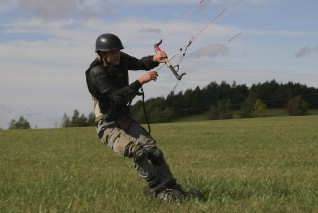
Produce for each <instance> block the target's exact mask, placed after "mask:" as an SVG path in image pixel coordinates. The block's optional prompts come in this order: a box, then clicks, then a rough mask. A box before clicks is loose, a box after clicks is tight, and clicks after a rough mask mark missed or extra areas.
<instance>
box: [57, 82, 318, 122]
mask: <svg viewBox="0 0 318 213" xmlns="http://www.w3.org/2000/svg"><path fill="white" fill-rule="evenodd" d="M142 105H143V103H142V101H141V100H139V101H137V102H136V103H135V104H133V105H132V106H131V112H132V115H133V118H134V119H135V120H136V121H138V122H140V123H146V117H145V115H144V110H143V106H142ZM145 106H146V110H147V115H148V118H149V120H150V122H151V123H161V122H172V121H175V120H176V119H179V118H182V117H185V116H189V115H200V114H203V113H204V114H207V116H208V119H231V118H233V112H234V111H239V115H240V117H241V118H253V117H264V116H266V110H267V109H269V108H280V109H284V110H285V111H286V112H287V113H288V114H289V115H307V114H308V109H309V108H312V109H318V88H314V87H307V86H306V85H302V84H300V83H293V82H288V83H285V84H282V83H278V82H277V81H275V80H272V81H266V82H264V83H258V84H253V85H252V86H251V87H247V86H246V85H245V84H241V85H238V84H236V83H235V82H233V83H232V84H228V83H226V82H225V81H223V82H221V83H220V84H218V83H216V82H211V83H210V84H208V85H207V86H205V87H203V88H202V89H201V88H200V87H199V86H197V87H196V88H195V89H187V90H186V91H185V92H183V91H180V92H179V93H177V94H174V93H173V92H171V93H170V94H169V95H168V96H167V97H166V98H164V97H157V98H151V99H148V100H147V101H145ZM94 119H95V117H94V114H93V113H90V114H89V115H88V116H87V117H86V116H85V115H84V114H81V115H80V113H79V111H78V110H75V111H74V113H73V115H72V116H68V115H66V114H64V116H63V121H62V127H78V126H93V125H94Z"/></svg>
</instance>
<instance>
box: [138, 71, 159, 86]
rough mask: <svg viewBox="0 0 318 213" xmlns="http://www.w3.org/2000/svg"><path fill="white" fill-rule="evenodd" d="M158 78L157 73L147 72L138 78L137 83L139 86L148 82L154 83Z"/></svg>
mask: <svg viewBox="0 0 318 213" xmlns="http://www.w3.org/2000/svg"><path fill="white" fill-rule="evenodd" d="M157 78H158V73H157V72H156V71H154V70H151V71H148V72H146V73H145V74H143V75H142V76H141V77H140V78H138V81H139V82H140V83H141V84H145V83H148V82H149V81H155V80H157Z"/></svg>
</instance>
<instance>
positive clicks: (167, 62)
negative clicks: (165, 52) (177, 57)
mask: <svg viewBox="0 0 318 213" xmlns="http://www.w3.org/2000/svg"><path fill="white" fill-rule="evenodd" d="M161 43H162V40H160V41H159V42H158V43H157V44H155V45H154V48H155V51H156V52H158V51H161V49H160V47H159V46H160V44H161ZM165 64H166V65H167V67H168V68H169V69H170V70H171V71H172V73H173V74H174V75H175V76H176V78H177V79H178V80H181V78H182V77H183V76H184V75H185V74H186V73H182V74H181V75H179V74H178V70H179V66H178V65H177V66H175V67H177V68H178V70H176V69H175V67H173V66H172V65H171V63H170V61H169V60H168V59H165Z"/></svg>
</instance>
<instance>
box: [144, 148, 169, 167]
mask: <svg viewBox="0 0 318 213" xmlns="http://www.w3.org/2000/svg"><path fill="white" fill-rule="evenodd" d="M148 158H149V160H150V161H151V163H152V164H154V165H156V166H161V165H162V164H164V163H165V158H164V156H163V152H162V151H161V150H160V149H158V148H157V147H154V148H152V149H150V150H149V154H148Z"/></svg>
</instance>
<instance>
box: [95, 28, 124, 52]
mask: <svg viewBox="0 0 318 213" xmlns="http://www.w3.org/2000/svg"><path fill="white" fill-rule="evenodd" d="M114 49H120V50H122V49H124V46H123V44H122V43H121V41H120V39H119V38H118V37H117V36H116V35H114V34H111V33H105V34H102V35H100V36H98V38H97V39H96V49H95V52H96V53H97V52H99V51H101V52H107V51H111V50H114Z"/></svg>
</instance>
